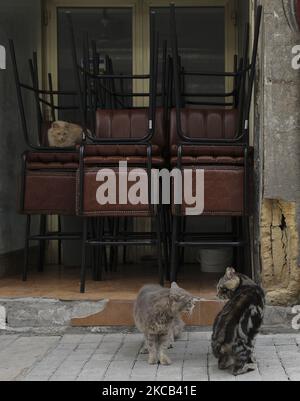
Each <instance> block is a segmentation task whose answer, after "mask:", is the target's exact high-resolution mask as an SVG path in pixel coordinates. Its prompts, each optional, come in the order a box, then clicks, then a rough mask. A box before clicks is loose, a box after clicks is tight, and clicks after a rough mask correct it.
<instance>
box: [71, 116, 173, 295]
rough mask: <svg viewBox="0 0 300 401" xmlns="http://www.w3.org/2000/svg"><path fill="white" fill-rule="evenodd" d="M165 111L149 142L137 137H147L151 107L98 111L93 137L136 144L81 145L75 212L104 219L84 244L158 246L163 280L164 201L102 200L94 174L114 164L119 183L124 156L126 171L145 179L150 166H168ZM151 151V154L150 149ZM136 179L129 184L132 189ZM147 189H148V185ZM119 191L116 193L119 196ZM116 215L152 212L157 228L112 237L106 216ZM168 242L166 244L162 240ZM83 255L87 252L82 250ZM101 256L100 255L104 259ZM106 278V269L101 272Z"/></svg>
mask: <svg viewBox="0 0 300 401" xmlns="http://www.w3.org/2000/svg"><path fill="white" fill-rule="evenodd" d="M163 121H164V112H163V110H162V109H158V110H157V113H156V124H155V126H156V129H155V134H154V135H153V138H152V141H151V143H150V147H149V146H148V145H147V144H139V143H138V140H139V138H143V137H144V136H145V133H146V132H147V130H148V126H149V110H148V109H127V110H97V113H96V132H95V136H96V138H98V139H99V140H101V139H109V138H111V139H116V141H117V140H118V138H120V137H121V138H123V139H127V138H129V139H130V138H133V139H134V138H135V139H136V143H132V144H118V143H115V144H114V143H112V144H107V145H105V144H101V145H100V144H97V143H95V144H87V145H83V146H82V151H81V164H80V170H79V171H78V174H77V214H78V215H79V216H83V217H84V218H85V219H87V218H98V219H100V221H101V223H100V224H101V227H102V228H101V229H100V235H99V237H98V238H95V239H90V241H89V239H88V235H89V234H88V232H87V231H85V234H84V235H85V236H86V239H83V241H84V248H85V246H86V244H89V243H91V244H93V243H94V244H98V245H99V246H100V247H101V246H102V247H103V246H104V247H105V246H118V245H121V246H125V247H126V246H129V245H141V246H145V245H156V247H157V251H158V258H159V277H160V282H161V283H163V281H164V274H165V272H164V265H163V260H162V249H161V247H162V242H163V236H164V234H165V232H162V231H164V230H163V229H162V225H163V224H164V216H163V213H162V210H161V208H160V206H159V205H158V206H157V207H156V206H152V205H151V204H150V203H148V204H145V205H144V204H138V205H132V204H130V203H126V204H120V203H119V202H117V203H116V204H115V205H109V204H107V205H104V206H103V205H100V204H99V203H98V202H97V199H96V192H97V189H98V187H99V183H98V182H97V180H96V176H97V174H98V172H99V170H100V169H101V168H110V169H111V170H113V171H115V172H116V176H117V187H118V184H119V172H118V166H119V162H124V161H126V162H127V164H128V170H129V172H130V170H132V169H133V168H139V169H141V170H143V171H144V172H145V176H147V178H148V177H149V176H150V174H149V172H151V168H152V167H153V168H161V167H164V166H165V163H166V162H165V157H164V151H165V149H166V140H165V132H164V126H163ZM149 150H150V154H149ZM131 185H133V183H132V184H129V185H128V189H129V190H130V187H131ZM147 189H148V188H147ZM118 195H119V194H118V193H117V196H118ZM107 217H110V218H114V219H117V220H118V219H120V218H124V217H126V218H132V217H148V218H154V220H155V223H156V225H155V233H151V234H149V235H148V236H147V235H146V234H145V233H144V234H143V235H142V236H139V234H137V233H135V234H134V235H133V234H131V235H130V233H123V235H122V234H118V233H115V234H114V236H113V237H110V238H109V236H108V235H107V233H106V234H105V233H104V225H105V218H107ZM164 245H165V243H164ZM83 254H84V251H83ZM101 259H102V258H101V256H100V260H101ZM100 277H102V273H101V274H100ZM84 291H85V262H83V271H82V283H81V292H84Z"/></svg>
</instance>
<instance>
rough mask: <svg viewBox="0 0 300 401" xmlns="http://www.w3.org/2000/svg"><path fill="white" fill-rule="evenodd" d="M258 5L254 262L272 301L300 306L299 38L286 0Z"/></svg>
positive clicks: (269, 300)
mask: <svg viewBox="0 0 300 401" xmlns="http://www.w3.org/2000/svg"><path fill="white" fill-rule="evenodd" d="M259 3H261V4H262V5H263V6H264V18H263V26H262V31H261V49H260V60H259V70H258V74H257V79H258V83H257V88H258V91H257V92H258V93H257V96H256V98H259V99H260V101H259V102H258V103H256V130H257V133H258V135H257V138H258V139H257V141H258V143H256V168H257V171H258V177H257V183H258V185H257V186H258V187H260V190H259V202H257V203H259V206H258V209H257V214H258V215H259V218H258V219H257V225H258V227H259V229H258V230H257V233H256V237H257V238H258V241H257V249H259V251H260V255H259V258H257V260H256V262H257V263H256V264H258V261H259V259H260V262H261V280H262V283H263V286H264V288H265V290H266V292H267V299H268V302H269V303H271V304H276V305H289V304H296V303H299V302H300V260H299V232H300V210H299V204H300V74H299V70H294V69H293V68H292V58H293V53H292V49H293V47H294V46H296V45H300V34H299V33H296V32H293V31H292V30H291V28H290V26H289V23H288V20H287V17H286V14H285V11H284V8H283V2H282V0H261V1H259ZM284 4H286V3H284ZM259 251H258V252H257V253H259Z"/></svg>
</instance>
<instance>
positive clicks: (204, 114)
mask: <svg viewBox="0 0 300 401" xmlns="http://www.w3.org/2000/svg"><path fill="white" fill-rule="evenodd" d="M238 117H239V116H238V111H237V110H236V109H231V110H227V109H182V110H181V126H182V129H183V131H184V132H185V134H186V136H188V137H189V138H193V139H211V140H214V139H233V138H235V136H236V135H237V128H238ZM179 141H180V137H179V136H178V130H177V115H176V109H172V111H171V122H170V145H171V146H173V145H177V144H178V142H179Z"/></svg>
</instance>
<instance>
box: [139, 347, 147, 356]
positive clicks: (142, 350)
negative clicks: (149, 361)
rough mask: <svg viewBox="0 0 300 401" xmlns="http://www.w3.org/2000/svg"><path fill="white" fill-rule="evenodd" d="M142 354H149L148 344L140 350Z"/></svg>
mask: <svg viewBox="0 0 300 401" xmlns="http://www.w3.org/2000/svg"><path fill="white" fill-rule="evenodd" d="M140 354H141V355H148V354H149V350H148V348H147V347H146V346H144V347H143V348H142V349H141V351H140Z"/></svg>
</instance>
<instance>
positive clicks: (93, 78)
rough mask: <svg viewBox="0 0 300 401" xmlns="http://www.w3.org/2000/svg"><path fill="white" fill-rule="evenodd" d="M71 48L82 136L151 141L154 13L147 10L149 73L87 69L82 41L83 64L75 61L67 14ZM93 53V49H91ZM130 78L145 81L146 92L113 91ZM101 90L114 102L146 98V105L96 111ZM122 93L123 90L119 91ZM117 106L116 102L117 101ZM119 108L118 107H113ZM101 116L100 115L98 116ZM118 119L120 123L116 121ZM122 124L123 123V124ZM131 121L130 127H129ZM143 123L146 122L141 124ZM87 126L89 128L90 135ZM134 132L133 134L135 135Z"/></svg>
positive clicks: (112, 140) (107, 141) (155, 41)
mask: <svg viewBox="0 0 300 401" xmlns="http://www.w3.org/2000/svg"><path fill="white" fill-rule="evenodd" d="M68 21H69V29H70V37H71V48H72V57H73V69H74V74H75V78H76V83H77V90H78V92H79V93H80V94H81V96H80V114H81V120H82V124H81V125H82V126H83V128H84V131H85V134H86V137H87V138H88V139H89V140H91V141H92V142H94V143H98V144H100V143H102V144H107V145H110V144H115V145H122V144H141V143H144V144H145V143H150V142H152V139H153V136H154V135H155V132H156V131H157V130H156V121H157V117H156V111H157V107H156V106H157V103H156V101H157V85H158V84H157V75H158V50H159V35H158V32H157V31H156V29H155V13H154V12H151V46H150V69H149V70H150V73H149V74H141V75H134V74H128V75H123V74H114V71H113V69H112V68H110V73H109V74H99V73H97V68H96V69H94V68H93V69H91V68H90V65H91V63H90V61H89V54H90V51H89V50H88V49H89V43H86V46H85V48H86V50H85V51H84V57H83V60H84V62H83V65H82V63H79V58H78V54H77V48H76V40H75V30H74V26H73V21H72V16H71V14H70V13H68ZM94 53H95V49H94ZM122 81H132V83H133V85H132V86H133V87H134V86H135V85H134V83H136V82H147V81H148V83H149V92H141V91H139V92H137V91H135V92H134V89H133V91H132V93H124V92H123V91H121V93H115V87H116V85H115V84H116V82H122ZM99 88H100V89H101V90H104V91H105V92H106V93H107V94H109V97H110V98H111V99H112V100H113V101H114V102H115V103H120V100H119V99H120V98H123V99H126V98H133V99H134V98H139V99H145V98H148V99H149V108H148V109H145V110H143V111H140V107H137V108H136V107H133V108H132V109H133V110H134V111H132V112H129V110H127V108H126V106H125V107H123V108H124V109H125V111H123V110H122V107H121V109H119V107H116V108H114V107H113V105H110V107H108V108H107V109H106V110H102V111H99V110H98V107H99V104H98V102H97V99H98V97H99V96H98V93H97V92H98V90H99ZM122 92H123V93H122ZM111 103H113V102H111ZM119 105H120V104H119ZM116 109H119V110H116ZM95 114H96V122H95V126H94V121H93V119H94V118H95ZM100 117H101V118H100ZM120 122H121V123H120ZM123 123H124V126H123ZM131 123H133V126H131ZM145 123H146V124H145ZM88 128H91V130H92V131H94V132H92V135H91V134H90V132H89V130H88ZM136 135H137V136H136Z"/></svg>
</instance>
